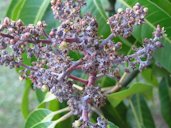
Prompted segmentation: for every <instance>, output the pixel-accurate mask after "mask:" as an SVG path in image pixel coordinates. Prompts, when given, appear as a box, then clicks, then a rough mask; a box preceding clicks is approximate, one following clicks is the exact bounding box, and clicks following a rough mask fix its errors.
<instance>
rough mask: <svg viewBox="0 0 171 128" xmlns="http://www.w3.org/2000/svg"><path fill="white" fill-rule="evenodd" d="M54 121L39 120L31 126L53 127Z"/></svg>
mask: <svg viewBox="0 0 171 128" xmlns="http://www.w3.org/2000/svg"><path fill="white" fill-rule="evenodd" d="M55 125H56V123H55V122H53V121H49V122H40V123H38V124H36V125H35V126H33V127H31V128H55Z"/></svg>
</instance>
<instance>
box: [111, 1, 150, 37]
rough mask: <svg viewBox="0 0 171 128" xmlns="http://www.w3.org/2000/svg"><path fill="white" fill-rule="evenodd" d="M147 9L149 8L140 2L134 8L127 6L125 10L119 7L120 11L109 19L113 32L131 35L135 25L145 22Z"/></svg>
mask: <svg viewBox="0 0 171 128" xmlns="http://www.w3.org/2000/svg"><path fill="white" fill-rule="evenodd" d="M147 11H148V9H147V8H144V7H142V6H141V5H140V4H139V3H137V4H136V5H135V6H134V7H133V9H129V8H127V9H126V10H125V11H123V10H121V9H118V13H117V14H115V15H114V16H112V17H110V18H109V20H108V22H109V25H110V27H111V31H112V33H113V34H114V35H120V36H123V37H124V38H127V37H128V36H130V35H131V33H132V31H133V26H134V25H139V24H142V23H144V18H145V15H146V13H147Z"/></svg>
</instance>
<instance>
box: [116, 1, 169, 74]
mask: <svg viewBox="0 0 171 128" xmlns="http://www.w3.org/2000/svg"><path fill="white" fill-rule="evenodd" d="M165 1H167V3H168V0H163V1H161V2H163V3H165ZM137 2H139V3H140V4H142V5H143V6H145V7H147V8H148V9H149V12H148V15H147V16H146V19H145V21H146V24H144V25H142V26H138V27H135V29H134V32H133V36H134V37H135V38H136V39H137V40H138V41H142V40H143V39H144V38H145V37H147V38H149V37H151V36H152V32H153V30H154V28H155V27H156V26H157V24H160V25H161V26H162V27H165V30H166V34H167V36H165V37H164V41H162V43H163V45H164V48H161V49H158V50H157V52H156V53H155V56H154V58H155V60H156V62H157V63H158V64H160V65H161V66H162V67H164V68H165V69H167V70H168V71H169V72H171V66H170V65H171V56H168V55H169V54H170V49H171V24H170V21H171V14H170V11H169V12H168V11H167V10H166V6H167V5H165V7H163V5H162V6H161V7H160V6H159V5H158V4H157V2H153V1H150V0H127V1H125V0H118V2H117V7H124V8H126V7H128V8H132V7H133V5H135V3H137ZM169 9H170V8H169ZM166 56H167V59H165V57H166Z"/></svg>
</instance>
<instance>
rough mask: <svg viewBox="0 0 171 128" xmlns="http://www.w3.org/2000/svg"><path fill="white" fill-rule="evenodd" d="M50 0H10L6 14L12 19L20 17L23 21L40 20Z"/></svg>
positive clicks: (32, 21)
mask: <svg viewBox="0 0 171 128" xmlns="http://www.w3.org/2000/svg"><path fill="white" fill-rule="evenodd" d="M49 3H50V0H44V1H42V0H19V1H17V2H16V1H15V0H14V1H11V6H12V8H9V10H8V12H7V16H9V17H10V18H12V19H13V20H17V19H21V20H22V21H23V22H24V23H26V24H29V23H36V22H38V21H39V20H42V18H43V16H44V14H45V12H46V10H47V8H48V5H49Z"/></svg>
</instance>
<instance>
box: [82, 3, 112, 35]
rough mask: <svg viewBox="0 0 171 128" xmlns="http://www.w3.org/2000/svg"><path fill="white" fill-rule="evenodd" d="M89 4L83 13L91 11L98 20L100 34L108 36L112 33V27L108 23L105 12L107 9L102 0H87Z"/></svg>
mask: <svg viewBox="0 0 171 128" xmlns="http://www.w3.org/2000/svg"><path fill="white" fill-rule="evenodd" d="M86 3H87V5H86V7H84V8H83V9H82V13H83V14H86V13H91V14H92V15H93V16H94V17H95V18H96V20H97V22H98V25H99V29H98V32H99V35H103V36H104V37H107V36H108V35H109V34H110V28H109V25H108V24H107V15H106V13H105V10H104V8H103V6H102V3H101V1H100V0H87V1H86Z"/></svg>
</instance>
